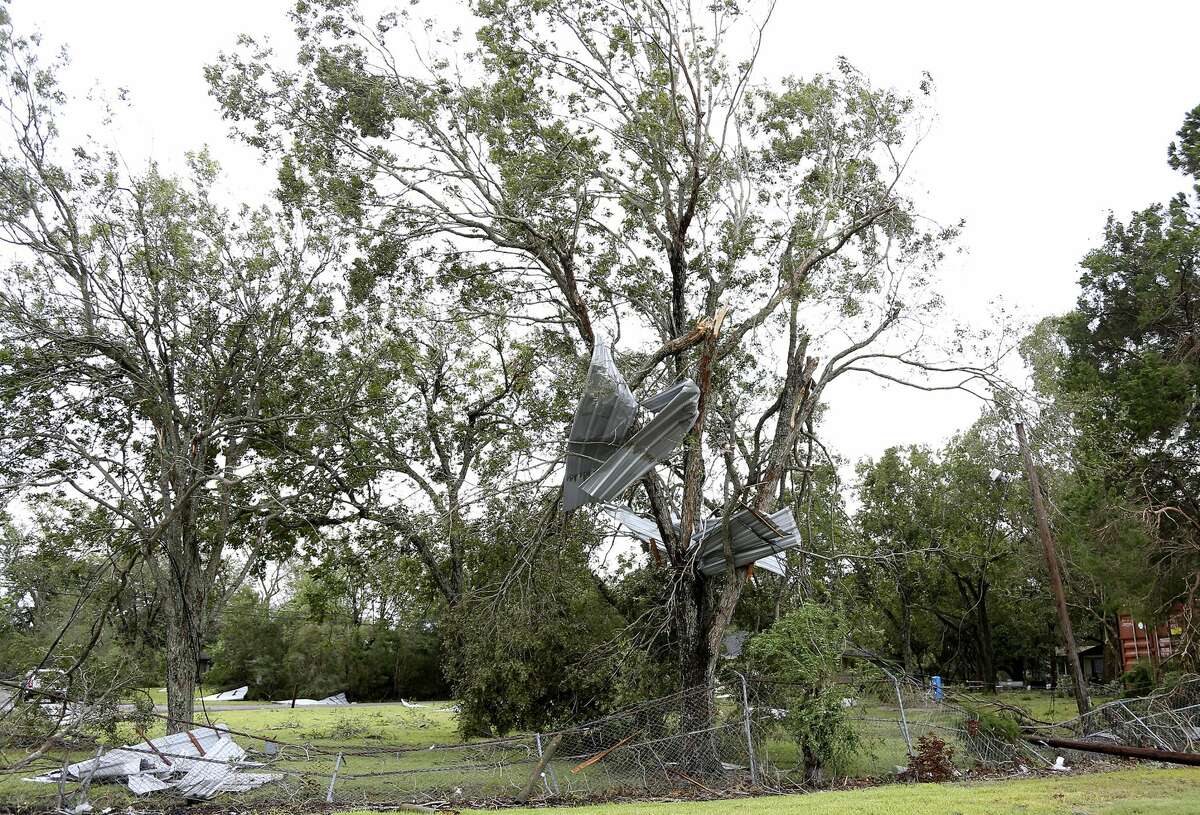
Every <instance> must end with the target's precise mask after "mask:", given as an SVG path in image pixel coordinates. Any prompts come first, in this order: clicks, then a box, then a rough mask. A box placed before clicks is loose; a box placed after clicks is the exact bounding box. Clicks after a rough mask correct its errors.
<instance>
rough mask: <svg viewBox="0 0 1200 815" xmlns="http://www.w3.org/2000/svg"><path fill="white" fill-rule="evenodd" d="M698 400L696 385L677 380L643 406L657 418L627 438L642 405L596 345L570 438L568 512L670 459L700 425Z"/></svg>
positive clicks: (566, 480) (604, 350)
mask: <svg viewBox="0 0 1200 815" xmlns="http://www.w3.org/2000/svg"><path fill="white" fill-rule="evenodd" d="M699 400H700V389H699V388H697V387H696V383H694V382H692V381H691V380H690V379H684V380H682V381H680V382H677V383H676V384H674V385H672V386H671V387H670V388H668V389H667V390H665V391H663V392H662V393H660V394H657V395H655V396H652V397H650V398H649V399H646V400H645V401H644V402H642V405H641V406H642V408H644V409H645V410H647V411H649V412H651V413H654V414H655V416H654V418H653V419H651V420H650V421H649V422H647V423H646V424H645V425H644V426H643V427H642V428H641V429H640V430H638V431H637V433H635V434H634V435H633V437H632V438H630V439H628V440H626V439H625V436H626V434H628V432H629V428H630V426H631V425H632V424H633V418H634V415H635V414H636V412H637V402H636V401H635V400H634V398H633V394H632V393H630V391H629V387H628V385H626V384H625V379H624V378H623V377H622V376H621V372H620V371H618V370H617V367H616V365H615V364H614V363H613V360H612V356H611V354H610V353H609V351H608V347H607V346H606V345H604V343H602V342H600V341H597V342H596V347H595V349H594V350H593V351H592V361H591V365H590V366H589V367H588V378H587V382H586V384H585V385H584V391H583V395H582V396H581V397H580V399H579V406H578V407H577V408H576V410H575V418H574V420H573V421H572V423H571V432H570V434H569V435H568V437H567V466H566V470H567V472H566V476H565V477H564V479H563V509H564V510H566V511H567V512H570V511H571V510H573V509H577V508H578V507H581V506H583V505H585V504H590V503H593V502H595V501H607V500H609V499H610V498H613V497H615V496H616V495H618V494H619V493H620V492H622V491H623V490H625V489H627V488H628V487H629V486H630V485H632V484H633V483H634V482H635V481H637V480H638V479H639V478H641V477H642V476H643V475H645V474H646V473H648V472H649V471H650V470H651V469H652V468H653V467H654V465H655V464H657V463H658V462H660V461H663V460H664V459H666V458H667V457H669V456H670V455H671V454H672V453H673V452H674V451H675V450H676V448H678V447H679V445H680V443H681V442H682V441H683V438H684V436H686V435H687V433H688V431H689V430H690V429H691V428H692V426H693V425H694V424H695V423H696V417H697V416H698V415H699Z"/></svg>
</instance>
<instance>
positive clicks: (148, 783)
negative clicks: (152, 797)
mask: <svg viewBox="0 0 1200 815" xmlns="http://www.w3.org/2000/svg"><path fill="white" fill-rule="evenodd" d="M125 786H127V787H129V791H130V792H132V793H133V794H134V795H146V794H147V793H151V792H161V791H162V790H167V789H170V788H171V784H168V783H167V782H166V781H163V780H162V779H161V778H159V777H158V776H156V775H152V774H151V773H135V774H134V775H130V776H129V777H128V778H126V779H125Z"/></svg>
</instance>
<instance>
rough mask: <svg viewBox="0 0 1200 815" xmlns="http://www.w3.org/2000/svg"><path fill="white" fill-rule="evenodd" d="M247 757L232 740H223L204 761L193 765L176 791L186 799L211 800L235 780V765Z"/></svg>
mask: <svg viewBox="0 0 1200 815" xmlns="http://www.w3.org/2000/svg"><path fill="white" fill-rule="evenodd" d="M245 757H246V751H245V750H243V749H242V748H241V746H239V745H238V743H237V742H236V741H234V740H233V739H230V738H224V739H221V740H220V741H219V742H217V744H216V745H215V746H214V747H213V748H212V749H211V750H209V751H208V754H207V755H206V756H204V758H203V759H201V760H198V761H195V762H193V763H192V766H191V768H190V769H189V770H188V771H187V772H186V773H185V774H184V776H183V778H181V779H179V781H177V782H176V783H175V790H176V791H177V792H178V793H179V794H180V795H182V796H183V797H184V798H211V797H213V796H214V795H216V794H217V793H218V792H220V790H221V788H222V786H223V785H224V784H225V783H226V782H227V781H229V780H230V779H232V778H233V776H234V774H235V772H236V771H235V770H234V765H235V764H236V763H237V762H239V761H241V760H242V759H244V758H245Z"/></svg>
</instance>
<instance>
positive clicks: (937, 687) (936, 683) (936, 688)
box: [932, 676, 942, 702]
mask: <svg viewBox="0 0 1200 815" xmlns="http://www.w3.org/2000/svg"><path fill="white" fill-rule="evenodd" d="M932 683H933V700H934V701H935V702H940V701H942V678H941V677H940V676H935V677H933V680H932Z"/></svg>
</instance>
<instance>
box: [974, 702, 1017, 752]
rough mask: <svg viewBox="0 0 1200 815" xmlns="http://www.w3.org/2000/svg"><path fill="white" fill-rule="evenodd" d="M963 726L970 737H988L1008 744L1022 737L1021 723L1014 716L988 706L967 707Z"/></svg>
mask: <svg viewBox="0 0 1200 815" xmlns="http://www.w3.org/2000/svg"><path fill="white" fill-rule="evenodd" d="M963 728H964V729H965V730H966V731H967V737H968V738H976V737H986V738H991V739H996V740H997V741H1003V742H1006V743H1008V744H1015V743H1016V742H1018V741H1020V739H1021V725H1020V723H1019V722H1018V721H1017V720H1016V719H1015V718H1013V716H1011V715H1009V714H1007V713H1003V712H998V711H995V710H989V709H988V708H967V716H966V720H965V721H964V722H963Z"/></svg>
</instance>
